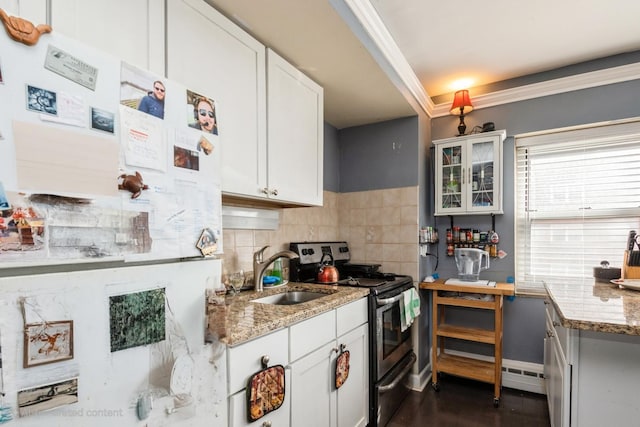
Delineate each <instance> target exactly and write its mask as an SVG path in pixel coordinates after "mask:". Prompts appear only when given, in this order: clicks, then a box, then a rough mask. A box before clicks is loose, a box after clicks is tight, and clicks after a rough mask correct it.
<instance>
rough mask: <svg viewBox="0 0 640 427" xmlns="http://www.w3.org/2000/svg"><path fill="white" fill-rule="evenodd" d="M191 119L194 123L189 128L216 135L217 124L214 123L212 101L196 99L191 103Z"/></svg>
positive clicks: (214, 115)
mask: <svg viewBox="0 0 640 427" xmlns="http://www.w3.org/2000/svg"><path fill="white" fill-rule="evenodd" d="M193 118H194V120H195V122H194V123H190V124H189V126H190V127H192V128H195V129H200V130H202V131H204V132H209V133H212V134H214V135H217V134H218V124H217V122H216V109H215V107H214V105H213V101H212V100H210V99H209V98H207V97H203V96H202V97H196V98H195V101H194V102H193Z"/></svg>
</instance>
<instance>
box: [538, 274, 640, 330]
mask: <svg viewBox="0 0 640 427" xmlns="http://www.w3.org/2000/svg"><path fill="white" fill-rule="evenodd" d="M545 287H546V289H547V293H548V295H549V297H550V300H551V302H552V303H553V305H554V307H555V309H556V312H557V313H558V315H559V317H560V320H561V323H562V326H564V327H566V328H571V329H582V330H586V331H596V332H608V333H612V334H626V335H640V291H636V290H631V289H623V288H620V287H619V286H618V285H615V284H613V283H609V282H607V283H603V282H596V281H594V280H585V281H584V282H583V283H581V284H575V283H571V284H561V283H546V284H545Z"/></svg>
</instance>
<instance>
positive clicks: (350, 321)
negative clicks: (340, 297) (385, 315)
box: [336, 298, 368, 336]
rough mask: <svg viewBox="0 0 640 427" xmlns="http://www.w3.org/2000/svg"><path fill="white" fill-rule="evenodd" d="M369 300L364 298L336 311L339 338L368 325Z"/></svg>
mask: <svg viewBox="0 0 640 427" xmlns="http://www.w3.org/2000/svg"><path fill="white" fill-rule="evenodd" d="M367 304H368V302H367V298H362V299H359V300H357V301H354V302H352V303H349V304H347V305H344V306H342V307H339V308H337V309H336V319H337V320H336V321H337V328H338V329H337V334H336V335H337V336H341V335H343V334H345V333H347V332H349V331H350V330H352V329H354V328H356V327H358V326H360V325H362V324H364V323H367V308H368V306H367Z"/></svg>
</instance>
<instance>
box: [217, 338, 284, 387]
mask: <svg viewBox="0 0 640 427" xmlns="http://www.w3.org/2000/svg"><path fill="white" fill-rule="evenodd" d="M288 339H289V337H288V334H287V330H286V329H282V330H280V331H277V332H274V333H271V334H269V335H266V336H264V337H260V338H256V339H255V340H252V341H249V342H247V343H244V344H241V345H239V346H236V347H230V348H229V349H228V351H227V367H228V368H227V369H228V372H229V379H228V381H229V390H228V394H233V393H235V392H237V391H239V390H242V389H243V388H245V387H246V386H247V381H248V380H249V377H250V376H251V375H253V374H255V373H256V372H258V371H259V370H260V369H262V356H268V357H269V362H268V365H269V366H273V365H282V366H287V364H288V363H289V359H288V357H287V356H288V355H287V348H288V347H289V342H288Z"/></svg>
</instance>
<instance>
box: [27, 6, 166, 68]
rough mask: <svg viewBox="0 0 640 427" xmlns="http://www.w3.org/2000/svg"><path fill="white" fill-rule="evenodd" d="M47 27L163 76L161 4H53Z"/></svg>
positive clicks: (162, 17) (163, 35)
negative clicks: (49, 25) (49, 22)
mask: <svg viewBox="0 0 640 427" xmlns="http://www.w3.org/2000/svg"><path fill="white" fill-rule="evenodd" d="M30 1H31V0H30ZM27 3H29V2H27ZM41 3H42V4H44V3H45V2H44V1H41ZM51 26H52V27H53V29H54V31H57V32H60V33H62V34H64V35H66V36H69V37H71V38H74V39H77V40H82V41H83V42H84V43H86V44H88V45H90V46H93V47H95V48H97V49H99V50H101V51H103V52H106V53H109V54H111V55H113V56H115V57H117V58H119V59H122V60H123V61H126V62H128V63H130V64H133V65H135V66H137V67H139V68H142V69H146V70H150V71H153V72H154V73H156V74H158V75H161V76H163V75H164V68H165V64H164V62H165V61H164V59H165V58H164V51H165V48H164V39H165V33H164V0H147V1H129V0H109V1H105V2H96V1H87V0H54V1H52V2H51Z"/></svg>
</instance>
